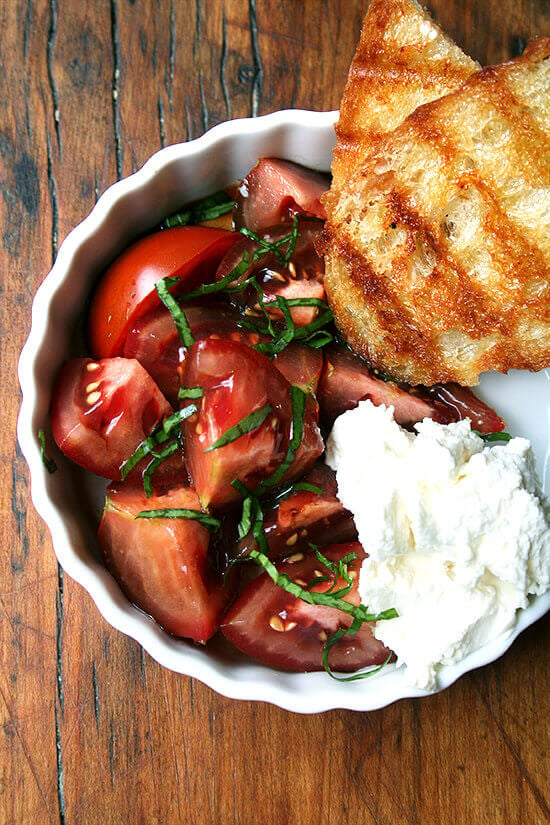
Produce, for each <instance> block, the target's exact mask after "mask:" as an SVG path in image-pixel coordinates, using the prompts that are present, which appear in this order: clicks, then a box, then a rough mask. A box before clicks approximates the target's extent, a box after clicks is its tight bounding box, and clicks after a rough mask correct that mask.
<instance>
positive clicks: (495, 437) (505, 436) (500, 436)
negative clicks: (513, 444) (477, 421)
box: [472, 430, 514, 442]
mask: <svg viewBox="0 0 550 825" xmlns="http://www.w3.org/2000/svg"><path fill="white" fill-rule="evenodd" d="M472 432H473V433H475V434H476V435H478V436H479V437H480V438H482V439H483V440H484V441H488V442H491V441H504V442H508V441H511V440H512V438H513V437H514V436H513V435H510V433H481V432H480V431H479V430H472Z"/></svg>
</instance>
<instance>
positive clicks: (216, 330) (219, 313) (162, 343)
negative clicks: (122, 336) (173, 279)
mask: <svg viewBox="0 0 550 825" xmlns="http://www.w3.org/2000/svg"><path fill="white" fill-rule="evenodd" d="M184 309H185V315H186V317H187V320H188V322H189V326H190V328H191V332H192V333H193V336H194V338H195V340H197V341H202V340H204V339H205V338H210V337H213V338H225V339H231V340H233V341H242V343H245V344H249V345H252V344H257V343H258V342H259V340H260V336H259V334H258V333H255V332H250V331H249V330H245V329H244V328H243V327H241V326H240V325H239V318H240V316H239V315H238V314H237V313H236V312H234V311H233V310H232V309H231V308H230V307H229V306H227V304H215V303H214V304H208V305H205V306H197V305H187V304H186V305H184ZM123 354H124V355H125V357H126V358H135V359H136V360H137V361H139V363H140V364H141V365H142V366H143V367H145V369H146V370H147V372H148V373H149V375H151V376H152V377H153V378H154V379H155V381H156V382H157V384H158V385H159V387H160V389H161V390H162V392H163V393H164V395H165V396H166V398H168V400H169V401H170V403H171V404H173V405H174V406H177V405H178V403H179V402H178V390H179V388H180V386H181V379H180V376H181V372H182V370H183V367H184V363H185V358H186V356H187V348H186V347H184V346H183V344H182V343H181V341H180V339H179V336H178V332H177V330H176V327H175V324H174V319H173V318H172V316H171V314H170V312H169V311H168V310H167V309H166V307H164V306H161V307H157V308H156V309H154V310H153V311H152V312H149V313H147V315H145V316H143V318H138V319H137V321H136V322H135V324H134V325H133V326H132V328H131V330H130V331H129V333H128V336H127V338H126V340H125V342H124V348H123Z"/></svg>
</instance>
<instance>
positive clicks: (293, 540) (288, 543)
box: [285, 533, 298, 547]
mask: <svg viewBox="0 0 550 825" xmlns="http://www.w3.org/2000/svg"><path fill="white" fill-rule="evenodd" d="M297 541H298V533H293V534H292V535H291V536H289V537H288V538H287V540H286V541H285V544H286V546H287V547H294V545H295V544H296V542H297Z"/></svg>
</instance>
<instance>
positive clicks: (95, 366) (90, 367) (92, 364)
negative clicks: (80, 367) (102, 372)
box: [86, 361, 101, 372]
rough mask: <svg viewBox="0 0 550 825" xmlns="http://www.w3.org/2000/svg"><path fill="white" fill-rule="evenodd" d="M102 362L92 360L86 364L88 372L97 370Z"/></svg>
mask: <svg viewBox="0 0 550 825" xmlns="http://www.w3.org/2000/svg"><path fill="white" fill-rule="evenodd" d="M100 366H101V364H98V363H96V361H90V363H89V364H86V370H87V372H95V371H96V370H98V369H99V368H100Z"/></svg>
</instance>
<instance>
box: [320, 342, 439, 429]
mask: <svg viewBox="0 0 550 825" xmlns="http://www.w3.org/2000/svg"><path fill="white" fill-rule="evenodd" d="M324 353H325V365H324V368H323V373H322V375H321V381H320V383H319V392H318V398H319V405H320V407H321V416H322V418H323V420H324V421H326V423H327V424H332V422H333V421H334V419H335V418H337V417H338V416H339V415H341V414H342V413H343V412H345V411H346V410H351V409H353V408H354V407H356V406H357V404H358V403H359V401H363V400H364V399H367V398H368V399H370V401H372V403H373V404H376V405H377V406H378V405H380V404H385V405H386V406H388V407H389V406H390V405H391V406H393V407H394V408H395V420H396V421H397V422H398V424H402V425H407V424H415V423H416V422H417V421H422V419H423V418H426V417H427V418H434V417H435V413H436V410H435V406H434V404H433V403H431V402H430V400H429V399H426V398H422V397H420V396H417V395H411V394H410V393H408V392H407V391H406V390H403V389H401V388H400V387H399V385H398V384H395V383H394V382H393V381H383V380H382V379H381V378H378V377H377V376H376V374H375V373H374V372H373V371H372V369H371V368H370V367H369V366H368V365H367V364H366V363H365V361H363V359H362V358H360V357H359V356H358V355H355V354H354V353H353V352H352V351H351V350H349V349H348V348H347V347H343V346H338V345H331V346H329V347H327V348H326V349H325V350H324Z"/></svg>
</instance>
